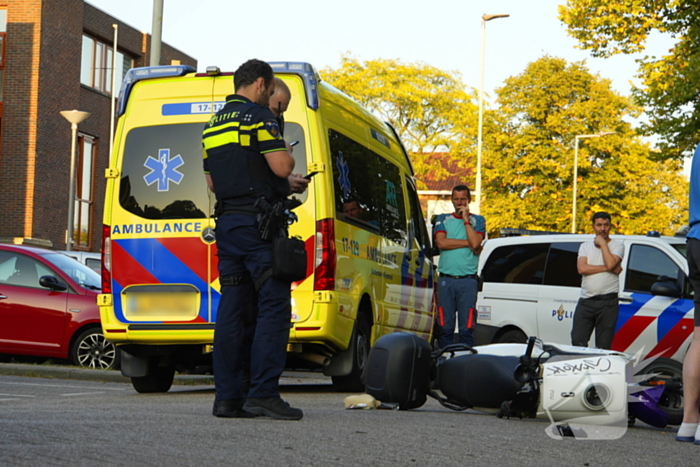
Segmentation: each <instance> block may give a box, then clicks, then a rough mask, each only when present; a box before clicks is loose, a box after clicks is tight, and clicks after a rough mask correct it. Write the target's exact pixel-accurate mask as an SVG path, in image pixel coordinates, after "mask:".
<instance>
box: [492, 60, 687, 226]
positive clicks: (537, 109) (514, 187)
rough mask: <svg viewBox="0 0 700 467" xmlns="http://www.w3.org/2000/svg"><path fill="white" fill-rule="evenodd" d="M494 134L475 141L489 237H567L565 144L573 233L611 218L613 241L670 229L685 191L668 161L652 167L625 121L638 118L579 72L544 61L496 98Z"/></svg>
mask: <svg viewBox="0 0 700 467" xmlns="http://www.w3.org/2000/svg"><path fill="white" fill-rule="evenodd" d="M496 92H497V95H498V101H499V103H500V108H499V110H498V111H499V112H500V114H501V115H500V117H499V119H502V120H503V121H504V122H506V123H505V124H503V127H502V129H501V131H499V132H489V133H487V134H486V136H485V143H486V147H487V148H488V150H487V151H486V152H485V156H484V165H485V167H484V185H485V187H484V197H483V198H482V212H483V213H484V214H485V215H486V216H487V219H488V220H489V222H488V224H489V228H490V230H491V234H492V235H493V234H495V235H497V234H498V229H500V228H503V227H514V228H527V229H536V230H552V231H561V232H568V231H570V228H571V211H572V191H573V183H572V182H573V162H574V141H575V137H576V135H591V134H598V133H600V132H604V131H610V132H615V134H614V135H609V136H604V137H598V138H590V139H580V140H579V159H578V181H577V183H578V189H577V194H578V197H577V204H578V206H577V216H576V221H577V230H578V231H580V232H587V231H588V224H589V223H590V221H589V219H590V217H591V214H592V213H593V212H595V211H598V210H603V211H608V212H610V213H611V214H612V215H613V219H614V222H615V224H616V227H617V230H616V231H617V232H618V233H625V234H632V233H637V234H638V233H644V232H646V231H647V230H658V231H661V232H664V233H666V234H669V233H673V232H675V230H677V228H678V227H680V225H681V223H682V217H683V215H684V214H685V210H684V202H685V199H686V196H685V183H684V181H683V178H682V176H681V175H680V174H679V171H680V169H681V167H680V163H679V162H677V161H666V162H661V161H654V160H652V159H651V158H650V157H649V156H650V148H649V147H648V145H647V144H645V143H644V142H642V141H641V140H640V139H639V137H638V136H637V135H636V133H635V131H634V129H633V128H632V126H631V125H630V124H629V123H628V122H627V121H626V120H625V119H626V118H629V117H637V116H638V115H639V108H637V107H635V106H634V105H633V104H632V102H631V101H630V100H629V99H628V98H626V97H624V96H620V95H618V94H616V93H615V92H614V91H613V90H612V89H611V86H610V81H609V80H607V79H603V78H600V77H599V76H596V75H592V74H591V73H590V71H589V70H588V69H587V68H586V67H585V65H584V63H583V62H577V63H567V62H566V61H565V60H563V59H560V58H554V57H549V56H544V57H542V58H541V59H539V60H537V61H535V62H533V63H530V64H529V65H528V67H527V68H526V69H525V71H523V73H522V74H520V75H518V76H515V77H511V78H509V79H508V80H506V83H505V85H504V86H503V87H502V88H500V89H498V90H497V91H496Z"/></svg>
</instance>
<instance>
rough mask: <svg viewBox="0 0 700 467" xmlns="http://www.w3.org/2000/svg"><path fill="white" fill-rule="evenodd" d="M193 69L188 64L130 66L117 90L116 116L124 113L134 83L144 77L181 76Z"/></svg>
mask: <svg viewBox="0 0 700 467" xmlns="http://www.w3.org/2000/svg"><path fill="white" fill-rule="evenodd" d="M195 71H197V70H195V69H194V68H193V67H191V66H189V65H162V66H146V67H140V68H132V69H131V70H129V71H127V72H126V76H124V81H122V87H121V89H120V90H119V100H118V101H117V117H120V116H121V115H124V112H125V111H126V102H127V100H128V99H129V94H130V93H131V89H132V88H133V87H134V85H135V84H136V83H137V82H139V81H143V80H145V79H153V78H167V77H170V76H183V75H186V74H188V73H194V72H195Z"/></svg>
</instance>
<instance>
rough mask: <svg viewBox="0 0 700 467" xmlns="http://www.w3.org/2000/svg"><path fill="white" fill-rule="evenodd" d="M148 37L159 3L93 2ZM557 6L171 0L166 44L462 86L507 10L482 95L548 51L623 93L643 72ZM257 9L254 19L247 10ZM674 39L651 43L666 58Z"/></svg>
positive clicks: (512, 1) (553, 2)
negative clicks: (391, 65)
mask: <svg viewBox="0 0 700 467" xmlns="http://www.w3.org/2000/svg"><path fill="white" fill-rule="evenodd" d="M88 3H91V4H93V5H95V6H96V7H98V8H100V9H102V10H103V11H106V12H107V13H109V14H111V15H113V16H115V17H117V18H119V19H121V20H122V21H124V22H126V23H127V24H129V25H131V26H133V27H135V28H137V29H140V30H142V31H146V32H151V29H152V28H151V26H152V14H153V2H152V1H149V0H88ZM560 3H563V2H562V1H561V0H536V1H524V0H488V1H483V0H434V1H432V2H430V1H425V0H423V1H416V0H402V1H398V0H393V1H389V0H354V1H353V2H336V1H328V0H323V1H321V0H297V1H295V2H289V1H281V0H267V1H262V2H251V1H247V2H244V1H233V0H198V1H194V2H193V1H191V0H165V1H164V4H165V6H164V15H163V18H164V20H163V40H164V41H165V42H167V43H169V44H170V45H173V46H175V47H177V48H179V49H180V50H182V51H184V52H186V53H188V54H190V55H192V56H194V57H195V58H197V59H198V61H199V68H200V70H202V71H203V70H204V68H206V66H208V65H218V66H219V67H220V68H221V69H222V70H226V71H233V70H235V69H236V68H237V67H238V65H239V64H240V63H242V62H244V61H245V60H247V59H249V58H259V59H262V60H269V61H305V62H309V63H311V64H313V65H314V66H315V67H316V68H318V69H320V68H324V67H326V66H332V67H337V66H338V65H339V64H340V56H341V54H343V53H350V54H352V55H353V56H354V57H356V58H358V59H360V60H370V59H375V58H385V59H389V58H392V59H399V60H401V61H403V62H406V63H411V62H424V63H428V64H430V65H433V66H435V67H438V68H440V69H443V70H448V71H459V72H460V73H461V75H462V79H463V81H464V83H465V84H467V85H469V86H473V87H475V88H476V87H478V86H479V70H480V57H481V15H482V14H484V13H487V14H496V13H498V14H500V13H506V14H510V17H509V18H504V19H496V20H492V21H490V22H488V23H487V26H486V54H485V58H486V64H485V86H484V88H485V91H486V92H487V93H490V92H492V91H493V90H494V89H495V88H498V87H500V86H501V85H502V84H503V82H504V80H505V79H506V78H508V77H510V76H514V75H517V74H520V73H521V72H522V71H523V70H524V69H525V67H526V66H527V64H528V63H530V62H532V61H535V60H537V59H538V58H540V57H542V56H543V55H545V54H547V55H552V56H556V57H561V58H564V59H566V60H568V61H579V60H584V59H586V60H587V65H588V67H589V69H590V70H591V71H592V72H594V73H599V74H600V76H602V77H603V78H609V79H611V80H612V82H613V87H614V89H615V90H616V91H618V92H619V93H621V94H624V95H628V94H629V89H630V85H629V81H630V80H633V79H634V75H635V73H636V70H637V66H636V64H635V62H634V58H633V57H616V58H613V59H608V60H602V59H593V58H590V56H589V54H588V52H586V51H582V50H578V49H576V48H575V45H576V43H575V41H574V40H573V39H571V38H570V37H569V36H568V35H567V34H566V30H565V28H564V26H563V25H562V23H560V22H559V20H558V19H557V5H558V4H560ZM250 12H252V13H250ZM668 44H669V43H668V42H664V41H663V40H661V39H659V40H657V41H655V42H654V43H652V44H650V48H649V51H650V52H651V53H659V52H661V53H663V52H665V50H666V49H667V48H668Z"/></svg>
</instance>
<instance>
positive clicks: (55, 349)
mask: <svg viewBox="0 0 700 467" xmlns="http://www.w3.org/2000/svg"><path fill="white" fill-rule="evenodd" d="M46 275H53V276H57V277H58V274H56V273H54V271H53V270H51V269H49V267H48V266H47V265H45V264H43V263H41V262H40V261H38V260H36V259H34V258H32V257H30V256H28V255H25V254H23V253H20V252H17V251H0V323H2V326H0V352H2V351H5V352H9V353H23V352H27V353H30V354H42V355H52V354H59V353H60V351H61V349H60V346H61V342H62V341H63V333H64V332H65V327H66V324H67V314H66V306H67V297H68V293H67V292H66V291H53V290H50V289H47V288H44V287H42V286H41V285H39V278H40V277H41V276H46ZM59 280H60V279H59Z"/></svg>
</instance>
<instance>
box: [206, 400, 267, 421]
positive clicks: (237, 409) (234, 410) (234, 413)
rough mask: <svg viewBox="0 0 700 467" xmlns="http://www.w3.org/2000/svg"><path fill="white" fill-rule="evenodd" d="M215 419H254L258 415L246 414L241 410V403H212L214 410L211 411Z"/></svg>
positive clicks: (230, 401) (217, 401) (228, 401)
mask: <svg viewBox="0 0 700 467" xmlns="http://www.w3.org/2000/svg"><path fill="white" fill-rule="evenodd" d="M211 413H212V415H214V416H215V417H222V418H255V417H257V416H258V415H255V414H254V413H251V412H248V411H247V410H245V409H244V408H243V404H241V401H233V400H227V401H219V400H215V401H214V408H213V409H212V411H211Z"/></svg>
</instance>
